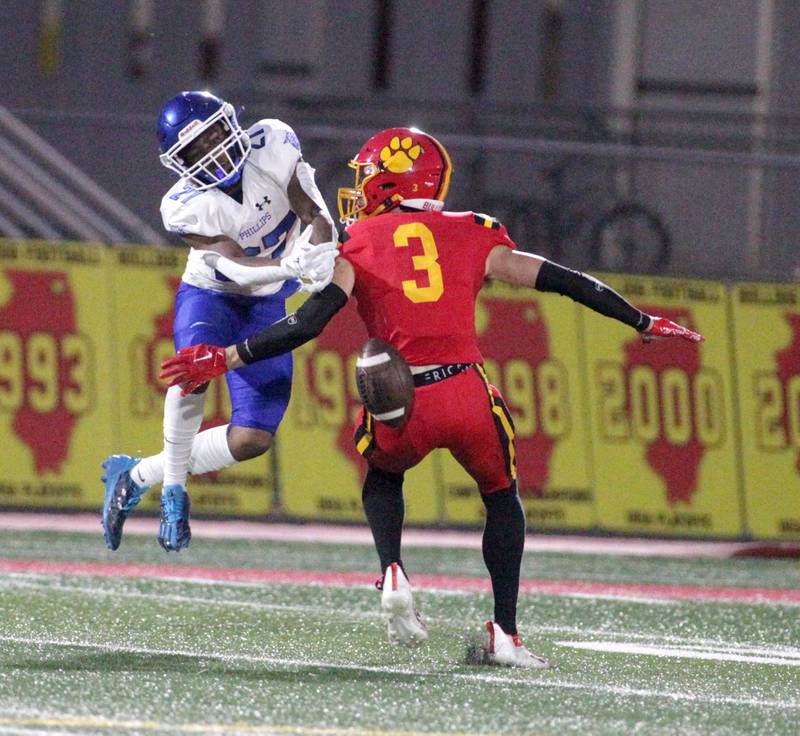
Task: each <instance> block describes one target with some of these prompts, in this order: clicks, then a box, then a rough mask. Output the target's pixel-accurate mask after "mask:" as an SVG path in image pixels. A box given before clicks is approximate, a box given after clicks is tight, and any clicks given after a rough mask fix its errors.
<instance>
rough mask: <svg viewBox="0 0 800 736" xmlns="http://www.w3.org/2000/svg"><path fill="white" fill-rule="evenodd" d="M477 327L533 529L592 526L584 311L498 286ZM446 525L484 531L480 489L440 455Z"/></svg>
mask: <svg viewBox="0 0 800 736" xmlns="http://www.w3.org/2000/svg"><path fill="white" fill-rule="evenodd" d="M476 317H477V320H476V325H477V328H478V334H479V339H480V347H481V352H482V353H483V356H484V358H485V367H486V372H487V374H488V376H489V380H490V381H491V382H492V383H493V384H494V385H495V386H497V387H498V388H499V389H500V391H501V392H502V394H503V397H504V399H505V402H506V405H507V406H508V408H509V410H510V411H511V414H512V417H513V419H514V424H515V434H516V458H517V469H518V472H519V491H520V497H521V499H522V502H523V506H524V507H525V512H526V517H527V520H528V526H529V528H534V529H535V528H548V529H588V528H590V527H592V526H593V525H594V522H595V518H594V507H593V495H592V491H591V482H590V474H589V463H588V449H589V448H588V434H587V430H586V420H585V416H586V402H585V400H584V396H585V390H584V387H583V380H582V371H581V366H580V352H581V351H580V339H581V338H580V330H579V317H578V307H577V306H576V305H575V303H574V302H572V301H570V300H568V299H564V298H563V297H559V296H555V295H552V294H550V295H544V294H540V293H536V292H534V291H533V290H531V289H516V288H514V287H512V286H508V285H505V284H499V283H493V284H491V285H490V286H487V287H485V288H484V289H483V290H482V291H481V294H480V296H479V301H478V307H477V311H476ZM441 462H442V465H443V480H444V485H445V496H444V498H445V513H446V517H445V518H446V520H447V521H448V522H453V523H458V524H473V525H474V524H479V523H480V522H481V521H482V519H483V503H482V502H481V500H480V496H479V494H478V491H477V488H476V486H475V482H474V481H473V480H472V478H470V477H469V475H467V473H466V472H465V471H464V470H463V469H462V468H461V467H460V466H459V465H458V463H457V462H456V461H455V460H453V458H452V457H451V456H450V455H449V454H448V453H443V454H442V459H441Z"/></svg>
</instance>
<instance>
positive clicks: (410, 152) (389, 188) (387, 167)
mask: <svg viewBox="0 0 800 736" xmlns="http://www.w3.org/2000/svg"><path fill="white" fill-rule="evenodd" d="M349 166H350V167H351V168H353V169H355V170H356V183H355V186H354V187H353V188H352V189H349V188H344V187H343V188H341V189H339V215H340V216H341V221H342V222H344V223H350V222H353V221H354V220H358V219H362V218H365V217H372V215H378V214H380V213H382V212H388V211H389V210H391V209H394V208H395V207H397V206H398V205H399V204H400V203H401V202H402V201H403V200H404V199H438V200H443V199H444V198H445V196H446V195H447V189H448V188H449V186H450V174H451V173H452V171H453V165H452V164H451V163H450V156H448V155H447V151H446V150H445V147H444V146H443V145H442V144H441V143H439V141H437V140H436V139H435V138H434V137H433V136H431V135H428V134H427V133H423V132H422V131H421V130H417V129H416V128H389V129H388V130H382V131H381V132H380V133H376V134H375V135H373V136H372V138H370V139H369V140H368V141H367V142H366V143H365V144H364V145H363V146H362V147H361V150H360V151H359V152H358V154H356V157H355V158H354V159H353V160H352V161H351V162H350V163H349Z"/></svg>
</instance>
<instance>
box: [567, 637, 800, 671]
mask: <svg viewBox="0 0 800 736" xmlns="http://www.w3.org/2000/svg"><path fill="white" fill-rule="evenodd" d="M553 643H554V644H557V645H558V646H562V647H570V648H572V649H588V650H590V651H593V652H611V653H618V654H644V655H649V656H651V657H675V658H679V659H708V660H713V661H717V662H747V663H750V664H779V665H784V666H787V667H800V652H798V653H796V654H783V655H782V656H775V655H776V654H777V652H774V651H771V650H769V649H765V650H763V653H759V654H739V653H734V652H733V651H731V649H729V648H727V647H725V648H720V649H710V648H700V647H677V646H675V647H673V646H655V645H648V644H631V643H629V642H617V641H556V642H553ZM751 651H752V650H751Z"/></svg>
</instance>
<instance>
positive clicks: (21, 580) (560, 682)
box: [0, 526, 800, 736]
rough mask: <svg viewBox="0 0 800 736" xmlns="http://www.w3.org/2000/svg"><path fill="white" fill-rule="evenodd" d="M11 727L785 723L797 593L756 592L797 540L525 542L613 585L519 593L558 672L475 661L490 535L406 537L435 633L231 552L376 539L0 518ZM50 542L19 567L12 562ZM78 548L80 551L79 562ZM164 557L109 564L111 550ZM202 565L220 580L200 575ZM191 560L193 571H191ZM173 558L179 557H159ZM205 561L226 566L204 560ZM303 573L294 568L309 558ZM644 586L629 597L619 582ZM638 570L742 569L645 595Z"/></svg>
mask: <svg viewBox="0 0 800 736" xmlns="http://www.w3.org/2000/svg"><path fill="white" fill-rule="evenodd" d="M0 559H2V560H3V561H5V562H6V563H7V564H6V567H5V568H4V569H5V570H6V571H5V572H0V734H3V733H14V734H55V733H59V734H63V733H91V734H106V733H108V734H111V733H114V734H121V733H125V734H139V733H142V734H145V733H146V734H154V733H157V734H161V733H163V734H175V733H193V734H202V733H208V734H238V733H241V734H261V735H263V734H307V735H313V736H323V735H324V734H337V735H339V734H341V735H344V734H349V735H351V736H367V735H372V734H412V733H413V734H421V733H426V734H432V733H460V734H473V733H475V734H477V733H498V734H500V733H502V734H567V733H580V734H609V735H610V734H614V735H618V734H633V733H637V734H676V735H677V734H681V735H685V734H731V735H733V734H787V735H789V734H791V735H795V734H797V733H798V721H799V720H800V606H798V605H797V604H796V603H787V602H782V603H775V602H763V601H762V602H754V598H753V597H752V596H749V595H748V590H753V589H756V588H759V589H762V590H763V589H764V588H774V589H781V590H795V589H797V588H799V587H800V566H798V563H797V561H792V560H759V559H734V560H709V559H704V560H691V559H669V558H655V557H653V558H641V557H639V558H633V557H606V556H602V555H579V554H575V555H564V554H535V555H534V554H529V555H527V556H526V559H525V562H524V569H523V577H524V578H526V579H537V580H552V581H580V582H592V583H600V584H608V586H609V593H608V594H602V593H599V594H594V595H587V594H585V593H579V592H574V593H569V592H566V593H562V594H559V595H541V594H525V595H523V596H522V597H521V600H520V609H519V623H520V632H521V634H522V636H523V640H524V641H525V643H526V644H527V645H528V646H529V648H531V649H533V650H534V651H536V652H537V653H540V654H542V655H544V656H546V657H548V658H549V659H550V660H551V661H552V663H553V667H552V668H551V669H549V670H545V671H540V670H537V671H519V670H510V669H505V668H498V667H487V666H476V665H469V664H466V663H465V653H466V651H467V648H468V646H469V645H470V644H471V643H473V642H474V640H475V638H476V637H477V636H478V635H479V634H480V631H481V624H482V622H483V621H484V620H485V619H486V618H489V617H490V616H491V596H490V595H489V594H488V593H487V592H472V591H468V590H463V589H460V586H459V582H458V580H459V577H461V578H463V577H465V576H473V577H485V572H484V568H483V562H482V559H481V555H480V552H479V551H476V550H464V549H459V550H444V549H425V548H415V549H409V550H408V552H407V554H406V555H405V562H406V565H407V567H408V569H409V572H410V574H411V575H412V582H413V576H414V575H415V574H417V575H419V576H420V577H422V576H424V575H448V576H459V577H455V578H453V580H454V582H453V585H452V586H449V585H448V586H444V587H443V588H437V589H431V588H422V589H420V590H419V591H418V593H417V603H418V605H419V607H420V609H421V610H422V612H423V614H424V615H425V617H426V618H427V620H428V625H429V630H430V639H429V641H428V643H427V644H426V645H424V646H423V647H420V648H419V649H415V650H406V649H397V648H393V647H390V646H389V644H388V643H387V641H386V636H385V624H384V622H383V621H382V620H381V618H380V615H379V613H378V607H379V593H378V592H377V591H376V590H375V589H374V588H373V587H371V586H370V585H369V584H367V583H359V584H334V585H319V584H299V583H298V584H287V583H280V584H275V583H268V582H232V581H231V580H225V579H224V577H225V576H224V575H223V574H222V573H223V572H225V571H228V572H229V571H232V570H233V571H235V570H242V569H247V570H254V571H258V570H264V571H270V570H272V571H275V570H282V571H296V572H300V571H312V572H313V571H329V572H342V573H352V572H360V573H370V574H371V573H372V572H374V573H375V577H376V578H377V577H378V570H377V564H376V560H375V557H374V552H373V551H372V549H371V548H369V547H365V546H348V545H341V544H340V545H320V544H313V543H289V542H257V541H252V540H229V541H226V540H211V539H195V540H194V541H193V542H192V546H191V547H190V548H189V549H188V550H186V551H184V552H181V553H180V554H178V555H169V556H168V555H167V554H166V553H164V552H163V551H162V550H161V549H160V547H158V545H157V543H156V540H155V538H152V539H151V538H148V537H135V536H130V537H128V538H126V539H125V540H124V542H123V546H122V548H121V549H120V550H119V551H118V552H116V553H111V552H108V551H106V550H105V548H104V546H103V543H102V536H101V534H100V533H99V526H98V534H96V535H89V534H67V533H46V532H23V531H11V532H4V533H3V535H2V537H0ZM14 561H17V562H25V561H41V562H53V563H54V564H53V566H52V568H50V569H47V568H45V567H44V566H42V567H40V568H35V567H34V568H33V569H35V570H38V571H30V570H28V571H22V572H20V571H13V570H14V567H13V564H12V563H13V562H14ZM65 562H71V563H80V564H81V565H83V566H82V567H74V566H73V567H72V568H70V569H71V572H65V571H63V570H60V568H59V565H60V564H63V563H65ZM117 564H120V565H129V566H130V565H133V564H150V565H153V564H156V565H169V566H170V567H169V570H170V575H171V576H172V579H165V578H164V577H162V576H161V575H160V574H159V573H158V569H159V568H158V567H155V568H154V567H150V568H147V570H146V571H145V572H143V573H142V574H141V575H138V576H137V575H136V574H134V573H132V572H131V569H127V571H126V572H125V573H124V574H122V573H120V574H119V575H115V574H114V571H115V569H116V568H115V567H114V565H117ZM199 567H203V568H213V569H216V570H218V571H219V572H220V579H199V578H195V577H193V576H192V575H189V574H188V573H189V571H190V570H192V569H196V568H199ZM181 568H185V570H186V571H187V576H186V577H185V578H183V577H181V574H180V573H181ZM165 569H167V568H165ZM211 577H214V576H213V575H211ZM298 579H299V578H298ZM622 583H624V584H627V585H629V586H632V588H631V590H633V591H634V593H633V594H631V595H622V594H620V593H619V592H618V590H616V589H615V588H614V587H613V586H615V585H619V584H622ZM637 585H641V586H648V585H651V586H652V585H662V586H669V585H680V586H694V587H697V588H704V587H708V588H711V587H719V586H729V587H732V588H736V589H741V595H739V596H738V598H737V599H736V600H733V601H724V602H715V601H705V600H700V599H697V600H693V599H691V597H689V598H682V599H670V598H669V597H667V598H664V597H658V598H656V597H649V596H648V594H647V589H646V588H644V587H643V588H642V589H641V591H640V592H636V591H637V588H636V586H637Z"/></svg>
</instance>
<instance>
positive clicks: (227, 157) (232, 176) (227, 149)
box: [160, 103, 250, 190]
mask: <svg viewBox="0 0 800 736" xmlns="http://www.w3.org/2000/svg"><path fill="white" fill-rule="evenodd" d="M249 153H250V137H249V136H248V135H247V133H246V131H244V130H242V129H241V128H240V127H239V123H238V121H237V120H236V113H235V112H234V109H233V106H232V105H230V104H229V103H225V104H224V105H222V107H220V109H219V110H217V111H216V112H215V113H214V114H213V115H211V116H209V118H208V119H207V120H204V121H199V120H194V121H192V122H191V123H189V125H187V126H186V127H185V128H183V130H181V131H180V132H179V133H178V141H177V143H175V144H174V145H173V146H172V147H171V148H169V149H168V150H167V151H166V152H165V153H162V154H161V156H160V160H161V163H162V164H164V166H166V167H167V168H168V169H171V170H172V171H174V172H176V173H177V174H178V175H179V176H181V177H182V178H184V179H186V180H188V181H189V182H190V183H191V184H192V186H194V187H195V189H197V190H203V189H210V188H211V187H218V186H230V185H232V184H235V183H236V182H237V181H238V180H239V177H240V176H241V170H242V167H243V166H244V162H245V159H246V158H247V155H248V154H249Z"/></svg>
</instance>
